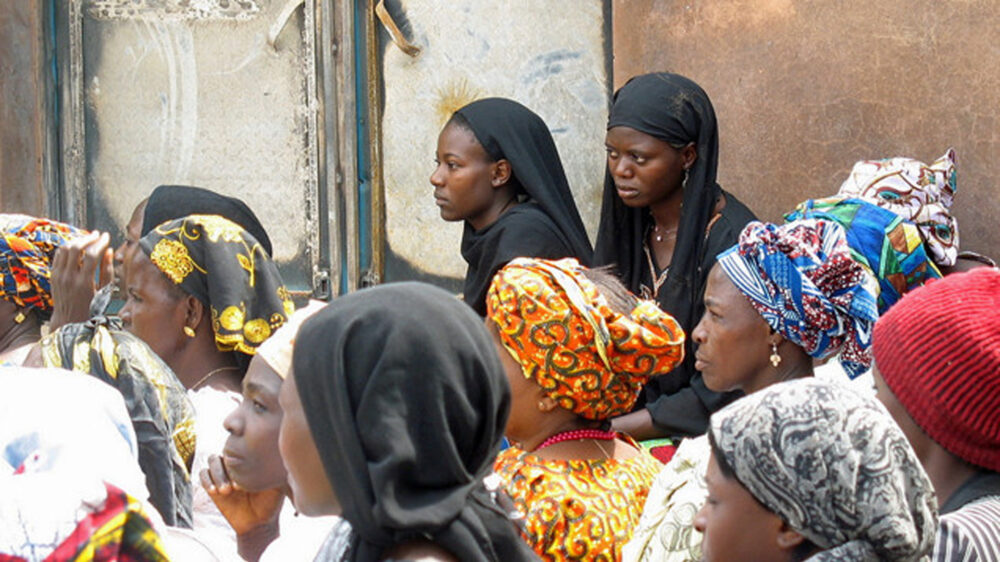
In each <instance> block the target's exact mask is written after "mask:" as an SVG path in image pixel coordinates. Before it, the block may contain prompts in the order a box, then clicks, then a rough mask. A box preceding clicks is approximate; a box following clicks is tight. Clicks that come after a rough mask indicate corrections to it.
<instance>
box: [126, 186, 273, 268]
mask: <svg viewBox="0 0 1000 562" xmlns="http://www.w3.org/2000/svg"><path fill="white" fill-rule="evenodd" d="M188 215H219V216H221V217H225V218H227V219H229V220H231V221H233V222H235V223H236V224H238V225H240V226H242V227H243V228H244V229H245V230H246V231H247V232H249V233H250V234H251V235H252V236H253V237H254V238H255V239H256V240H257V241H258V242H260V245H261V247H263V248H264V249H265V250H267V255H269V256H273V255H274V252H273V251H272V248H271V239H270V238H268V236H267V231H265V230H264V226H263V225H262V224H260V220H258V219H257V215H255V214H254V212H253V210H251V209H250V207H248V206H247V204H246V203H244V202H243V201H241V200H239V199H237V198H235V197H227V196H225V195H222V194H219V193H216V192H214V191H210V190H208V189H204V188H201V187H192V186H188V185H161V186H159V187H157V188H156V189H154V190H153V193H152V194H151V195H150V196H149V201H147V202H146V210H145V212H143V214H142V236H145V235H146V234H148V233H149V231H150V230H153V229H154V228H156V227H157V225H160V224H163V223H165V222H167V221H169V220H173V219H179V218H181V217H186V216H188Z"/></svg>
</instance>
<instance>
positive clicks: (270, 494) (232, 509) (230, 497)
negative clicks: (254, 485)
mask: <svg viewBox="0 0 1000 562" xmlns="http://www.w3.org/2000/svg"><path fill="white" fill-rule="evenodd" d="M200 476H201V486H202V487H203V488H205V491H206V492H208V495H209V497H211V498H212V501H213V502H215V506H216V507H218V508H219V511H220V512H221V513H222V515H223V516H224V517H225V518H226V520H227V521H229V525H230V526H231V527H232V528H233V530H234V531H236V536H237V547H238V550H239V553H240V556H242V557H243V558H244V559H246V560H251V561H254V560H257V559H258V558H260V555H261V553H263V552H264V549H265V548H267V545H269V544H271V542H272V541H273V540H274V539H276V538H277V537H278V534H279V528H278V515H279V514H280V513H281V506H282V504H284V501H285V495H284V493H282V491H281V490H280V489H277V488H275V489H273V490H263V491H260V492H249V491H247V490H244V489H242V488H240V487H239V485H237V484H236V483H235V482H233V481H232V479H230V477H229V473H228V471H226V463H225V461H224V460H223V458H222V457H220V456H219V455H212V456H210V457H209V458H208V468H206V469H204V470H202V471H201V475H200Z"/></svg>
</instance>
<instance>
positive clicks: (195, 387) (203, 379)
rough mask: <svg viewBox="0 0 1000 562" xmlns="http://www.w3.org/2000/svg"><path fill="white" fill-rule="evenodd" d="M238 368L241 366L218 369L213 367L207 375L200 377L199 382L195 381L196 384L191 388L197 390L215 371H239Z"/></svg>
mask: <svg viewBox="0 0 1000 562" xmlns="http://www.w3.org/2000/svg"><path fill="white" fill-rule="evenodd" d="M238 370H239V367H219V368H218V369H212V370H211V371H209V372H208V374H207V375H205V376H204V377H201V378H200V379H198V382H196V383H194V386H192V387H191V390H197V389H198V387H199V386H201V385H202V383H204V382H205V381H207V380H208V379H210V378H211V377H212V375H214V374H215V373H221V372H222V371H238Z"/></svg>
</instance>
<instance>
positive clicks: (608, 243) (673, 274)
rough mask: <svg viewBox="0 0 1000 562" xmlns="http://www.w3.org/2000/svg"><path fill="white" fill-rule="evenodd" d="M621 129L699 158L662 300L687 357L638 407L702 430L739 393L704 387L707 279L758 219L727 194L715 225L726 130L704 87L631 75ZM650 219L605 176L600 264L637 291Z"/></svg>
mask: <svg viewBox="0 0 1000 562" xmlns="http://www.w3.org/2000/svg"><path fill="white" fill-rule="evenodd" d="M619 126H623V127H630V128H632V129H635V130H637V131H640V132H642V133H645V134H647V135H651V136H653V137H656V138H658V139H660V140H662V141H664V142H667V143H670V144H671V145H684V144H687V143H689V142H694V143H695V148H696V151H697V158H696V159H695V162H694V165H692V166H691V168H690V169H689V170H688V179H687V183H686V184H685V188H684V199H683V202H682V209H683V211H682V213H681V219H680V224H679V225H678V231H677V242H676V244H675V246H674V255H673V257H672V259H671V264H670V272H669V274H668V275H667V280H666V282H665V283H664V284H663V286H662V287H661V288H660V291H659V293H658V294H657V298H656V300H657V303H658V304H659V305H660V308H662V309H663V310H664V311H666V312H668V313H670V314H671V315H673V316H674V318H676V319H677V321H678V322H679V323H680V325H681V327H682V328H684V333H685V334H687V341H686V344H685V359H684V362H683V363H682V364H681V365H680V366H678V367H677V368H676V369H674V370H673V371H672V372H671V373H669V374H667V375H664V376H662V377H657V378H655V379H653V380H651V381H650V382H649V384H647V385H646V390H645V392H644V396H643V397H642V398H644V400H640V401H639V404H640V407H642V406H644V407H646V408H647V409H648V410H649V413H650V414H651V415H652V417H653V422H654V424H655V425H656V426H657V427H658V428H659V429H660V430H662V431H663V432H665V433H666V434H668V435H673V436H687V435H697V434H701V433H704V432H705V430H706V429H707V428H708V417H709V415H710V414H711V413H712V412H714V411H715V410H717V409H719V408H721V407H722V406H724V405H725V404H726V403H728V402H729V401H731V400H732V399H733V398H735V395H734V394H733V393H729V394H728V395H720V394H718V393H715V392H712V391H710V390H708V388H706V387H705V384H704V382H703V381H702V380H701V374H700V373H698V372H697V371H695V370H694V348H693V342H692V340H691V331H692V330H693V329H694V327H695V326H696V325H697V324H698V321H699V320H700V319H701V314H702V312H703V311H704V305H703V303H702V296H703V294H704V292H705V280H706V279H707V277H708V273H709V270H710V269H711V266H712V265H713V264H714V263H715V256H716V255H717V254H718V253H719V252H721V251H722V250H725V249H726V248H728V247H729V246H732V245H734V244H735V243H736V242H737V240H738V237H739V233H740V231H741V230H742V228H743V226H745V225H746V223H748V222H750V221H751V220H754V218H755V217H754V215H753V213H752V212H750V210H749V209H747V208H746V206H744V205H743V204H742V203H740V202H739V201H738V200H737V199H736V198H735V197H733V196H732V195H731V194H726V195H725V198H726V206H725V208H724V209H723V211H722V217H721V218H720V219H718V220H717V221H716V222H715V223H714V224H713V225H712V228H711V229H710V230H709V229H708V227H709V224H710V222H711V220H712V217H713V213H714V209H715V206H716V203H717V201H718V200H719V198H720V197H722V196H723V194H722V188H720V187H719V185H718V184H717V183H716V171H717V167H718V160H719V134H718V128H717V125H716V120H715V110H714V109H713V108H712V102H711V101H710V100H709V98H708V94H706V93H705V91H704V90H702V89H701V87H700V86H698V85H697V84H695V83H694V82H692V81H691V80H689V79H687V78H685V77H683V76H679V75H677V74H669V73H655V74H644V75H642V76H637V77H635V78H632V79H631V80H629V81H628V83H626V84H625V85H624V86H622V88H621V89H619V90H618V91H617V92H615V96H614V101H613V104H612V107H611V112H610V114H609V116H608V129H611V128H614V127H619ZM651 221H652V219H651V217H650V215H649V210H648V209H646V208H642V209H637V208H630V207H627V206H626V205H625V204H624V203H623V202H622V200H621V198H620V197H618V194H617V192H616V190H615V185H614V181H613V179H612V177H611V174H610V173H606V174H605V181H604V194H603V200H602V204H601V224H600V228H599V231H598V234H597V244H596V245H595V250H594V262H595V263H596V264H598V265H607V264H614V265H615V266H616V267H617V269H618V273H619V275H620V277H621V278H622V281H623V282H624V283H625V286H626V287H628V288H629V290H631V291H632V292H635V293H638V292H639V290H640V287H641V285H642V284H643V277H644V276H645V277H646V278H647V279H648V278H649V265H648V262H647V260H646V256H645V252H644V251H643V242H644V238H645V236H646V234H647V232H648V229H649V227H650V225H651ZM706 231H707V236H706ZM647 283H649V281H647Z"/></svg>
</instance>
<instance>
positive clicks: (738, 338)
mask: <svg viewBox="0 0 1000 562" xmlns="http://www.w3.org/2000/svg"><path fill="white" fill-rule="evenodd" d="M770 334H771V328H770V326H769V325H768V324H767V322H766V321H765V320H764V318H763V317H762V316H761V315H760V314H759V313H758V312H757V310H756V309H754V307H753V306H752V305H751V304H750V301H749V300H747V297H746V296H744V295H743V293H741V292H740V290H739V289H738V288H737V287H736V285H734V284H733V282H732V281H731V280H730V279H729V276H728V275H726V272H725V271H724V270H723V269H722V267H721V266H719V264H715V265H714V266H712V271H711V272H710V273H709V274H708V281H707V283H706V284H705V313H704V314H703V315H702V317H701V321H700V322H698V325H697V326H695V327H694V330H692V331H691V337H692V339H694V342H695V344H696V345H697V347H696V351H695V364H694V368H695V369H697V370H698V371H701V374H702V376H703V377H704V379H705V386H707V387H708V388H709V389H711V390H714V391H715V392H726V391H730V390H736V389H740V390H743V391H744V392H751V391H752V390H754V389H755V388H756V385H755V383H754V379H755V376H756V375H757V374H758V373H761V372H764V370H765V369H767V368H770V363H769V360H768V358H769V357H770V354H771V348H770V345H769V342H768V338H769V336H770Z"/></svg>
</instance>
